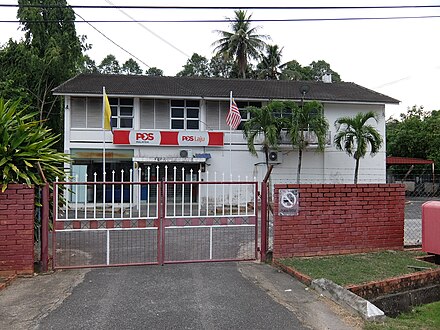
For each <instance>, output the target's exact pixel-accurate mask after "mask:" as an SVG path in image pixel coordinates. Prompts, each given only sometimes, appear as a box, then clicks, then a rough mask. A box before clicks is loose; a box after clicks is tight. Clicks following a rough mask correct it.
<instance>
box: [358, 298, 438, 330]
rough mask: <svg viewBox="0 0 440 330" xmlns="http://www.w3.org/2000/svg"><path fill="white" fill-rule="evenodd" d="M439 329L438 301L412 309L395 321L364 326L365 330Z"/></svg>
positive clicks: (389, 320) (388, 320)
mask: <svg viewBox="0 0 440 330" xmlns="http://www.w3.org/2000/svg"><path fill="white" fill-rule="evenodd" d="M406 329H408V330H409V329H411V330H413V329H423V330H434V329H440V301H438V302H435V303H432V304H427V305H423V306H420V307H416V308H414V309H413V310H412V311H411V312H409V313H404V314H401V315H399V316H398V317H396V318H395V319H387V320H386V321H385V322H383V323H371V324H366V325H365V330H406Z"/></svg>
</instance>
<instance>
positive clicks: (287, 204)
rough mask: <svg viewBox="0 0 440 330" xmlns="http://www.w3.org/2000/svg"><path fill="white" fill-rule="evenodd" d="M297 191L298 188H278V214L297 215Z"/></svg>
mask: <svg viewBox="0 0 440 330" xmlns="http://www.w3.org/2000/svg"><path fill="white" fill-rule="evenodd" d="M298 212H299V192H298V189H280V191H279V204H278V214H279V215H298Z"/></svg>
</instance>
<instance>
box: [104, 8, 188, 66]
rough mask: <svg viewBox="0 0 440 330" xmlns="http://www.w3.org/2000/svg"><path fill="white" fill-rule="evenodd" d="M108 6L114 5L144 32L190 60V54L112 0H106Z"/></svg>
mask: <svg viewBox="0 0 440 330" xmlns="http://www.w3.org/2000/svg"><path fill="white" fill-rule="evenodd" d="M105 1H106V2H107V3H108V4H110V5H113V6H114V8H117V9H119V11H120V12H121V13H123V14H124V15H125V16H127V17H128V18H130V19H131V21H132V22H135V23H138V24H139V26H140V27H142V28H143V29H144V30H146V31H148V32H149V33H151V34H152V35H153V36H155V37H156V38H158V39H159V40H161V41H163V42H164V43H166V44H167V45H168V46H170V47H171V48H173V49H174V50H177V51H178V52H179V53H181V54H183V55H184V56H186V57H187V58H190V56H189V55H188V54H186V53H185V52H184V51H183V50H181V49H179V48H177V47H176V46H175V45H173V44H172V43H170V42H169V41H168V40H166V39H165V38H163V37H162V36H160V35H158V34H157V33H156V32H154V31H153V30H151V29H149V28H148V27H146V26H145V25H144V24H142V22H140V21H138V20H136V19H135V18H134V17H132V16H130V15H129V14H127V13H126V12H125V11H123V10H122V9H121V8H119V7H117V6H115V5H114V4H113V3H112V2H111V1H110V0H105Z"/></svg>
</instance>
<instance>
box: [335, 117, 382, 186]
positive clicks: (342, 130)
mask: <svg viewBox="0 0 440 330" xmlns="http://www.w3.org/2000/svg"><path fill="white" fill-rule="evenodd" d="M370 119H371V120H375V121H376V123H377V121H378V116H377V114H376V113H375V112H373V111H369V112H366V113H362V112H360V113H358V114H357V115H356V116H354V117H341V118H338V119H337V120H336V121H335V127H336V131H337V133H336V136H335V139H334V144H335V146H336V148H337V149H338V150H341V151H345V152H346V153H347V154H348V155H349V156H353V157H354V159H355V161H356V165H355V169H354V183H355V184H357V182H358V173H359V161H360V159H361V158H364V157H365V155H366V153H367V149H368V147H370V155H371V156H374V155H375V154H376V153H377V152H378V151H379V149H380V147H381V146H382V142H383V140H382V136H381V135H380V133H379V132H378V131H377V130H376V128H374V127H373V126H371V125H369V124H367V122H368V121H369V120H370Z"/></svg>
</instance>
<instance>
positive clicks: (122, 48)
mask: <svg viewBox="0 0 440 330" xmlns="http://www.w3.org/2000/svg"><path fill="white" fill-rule="evenodd" d="M75 15H76V16H78V17H79V18H81V19H82V20H83V21H84V22H85V23H87V24H88V25H90V26H91V27H92V29H94V30H95V31H96V32H98V33H99V34H100V35H102V36H103V37H104V38H105V39H107V40H108V41H110V42H111V43H112V44H113V45H115V46H116V47H118V48H119V49H121V50H122V51H124V52H125V53H127V54H129V55H130V56H132V57H133V58H135V59H136V60H138V61H139V62H141V63H142V64H143V65H145V66H146V67H147V68H150V66H149V65H148V64H147V63H145V62H144V61H142V60H141V59H140V58H139V57H137V56H136V55H134V54H133V53H131V52H129V51H128V50H126V49H125V48H124V47H122V46H120V45H119V44H117V43H116V42H115V41H113V40H112V39H110V38H109V37H107V36H106V35H105V34H104V33H103V32H101V31H100V30H98V29H97V28H96V27H95V26H93V25H92V24H90V22H89V21H86V20H85V19H84V18H83V17H82V16H81V15H80V14H78V13H76V12H75ZM46 22H47V21H46ZM77 23H78V22H77Z"/></svg>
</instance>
